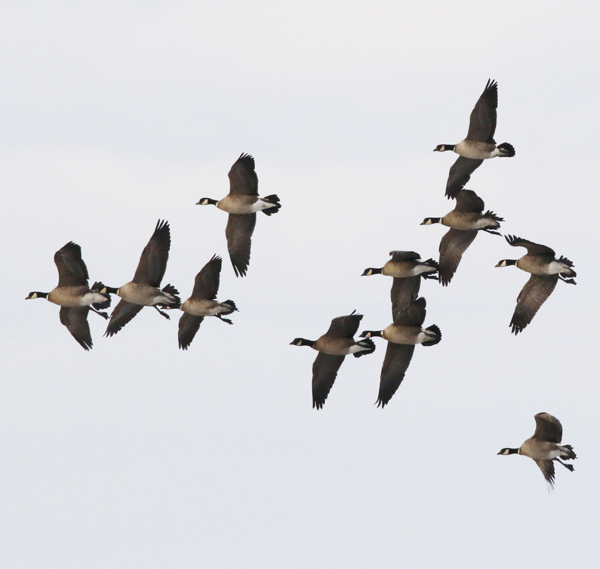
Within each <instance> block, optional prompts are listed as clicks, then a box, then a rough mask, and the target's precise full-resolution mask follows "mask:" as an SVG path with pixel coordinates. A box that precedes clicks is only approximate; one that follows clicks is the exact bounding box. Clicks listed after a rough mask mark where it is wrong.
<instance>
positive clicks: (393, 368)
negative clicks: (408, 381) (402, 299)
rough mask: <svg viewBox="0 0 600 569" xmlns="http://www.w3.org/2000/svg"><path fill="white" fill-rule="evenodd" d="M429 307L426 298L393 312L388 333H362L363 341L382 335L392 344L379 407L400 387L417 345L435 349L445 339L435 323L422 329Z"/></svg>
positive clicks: (382, 370)
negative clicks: (426, 307) (392, 320)
mask: <svg viewBox="0 0 600 569" xmlns="http://www.w3.org/2000/svg"><path fill="white" fill-rule="evenodd" d="M425 306H426V302H425V299H424V298H423V297H421V298H418V299H416V300H415V301H413V302H412V303H411V304H409V305H408V306H407V307H405V308H404V309H402V310H400V311H394V310H392V316H393V318H394V323H393V324H390V325H389V326H388V327H387V328H385V329H384V330H379V331H374V330H365V331H364V332H363V333H362V334H361V338H371V337H373V336H379V337H381V338H383V339H384V340H387V341H388V345H387V350H386V352H385V359H384V360H383V367H382V368H381V378H380V382H379V396H378V397H377V407H381V408H382V409H383V408H384V407H385V406H386V405H387V404H388V403H389V402H390V399H391V398H392V397H393V395H394V393H396V391H397V389H398V387H400V384H401V383H402V380H403V379H404V375H405V373H406V370H407V369H408V366H409V364H410V360H411V359H412V356H413V353H414V351H415V345H416V344H422V345H423V346H435V344H437V343H439V342H440V341H441V339H442V333H441V331H440V329H439V328H438V327H437V326H436V325H435V324H434V325H432V326H429V327H428V328H422V327H421V326H422V325H423V322H424V321H425V314H426V310H425Z"/></svg>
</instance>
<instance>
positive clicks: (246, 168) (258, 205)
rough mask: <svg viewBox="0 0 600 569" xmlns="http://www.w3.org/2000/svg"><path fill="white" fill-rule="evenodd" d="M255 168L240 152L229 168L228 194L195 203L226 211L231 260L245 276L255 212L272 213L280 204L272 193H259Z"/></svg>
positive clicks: (249, 158) (249, 159)
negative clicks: (259, 194) (268, 194)
mask: <svg viewBox="0 0 600 569" xmlns="http://www.w3.org/2000/svg"><path fill="white" fill-rule="evenodd" d="M254 168H255V165H254V158H253V157H252V156H250V154H241V155H240V157H239V158H238V159H237V161H236V162H235V164H234V165H233V166H232V167H231V170H229V186H230V189H229V194H228V195H227V196H225V197H224V198H223V199H222V200H219V201H217V200H213V199H211V198H201V199H200V201H199V202H198V203H197V204H196V205H216V206H217V207H218V208H219V209H222V210H223V211H226V212H227V213H229V220H228V221H227V228H226V229H225V235H226V237H227V249H228V250H229V257H230V258H231V264H232V265H233V270H234V272H235V274H236V276H238V277H244V276H246V272H247V271H248V264H249V263H250V247H251V244H252V233H253V232H254V226H255V224H256V212H258V211H262V212H263V213H264V214H266V215H271V214H273V213H277V212H278V211H279V209H280V208H281V204H280V203H279V198H278V197H277V196H276V195H275V194H272V195H270V196H265V197H264V198H261V197H259V196H258V177H257V176H256V172H255V171H254Z"/></svg>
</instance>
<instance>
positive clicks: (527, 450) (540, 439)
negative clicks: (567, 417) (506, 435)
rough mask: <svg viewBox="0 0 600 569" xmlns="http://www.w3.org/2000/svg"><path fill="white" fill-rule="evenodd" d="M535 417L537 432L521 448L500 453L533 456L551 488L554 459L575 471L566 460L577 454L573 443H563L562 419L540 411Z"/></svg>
mask: <svg viewBox="0 0 600 569" xmlns="http://www.w3.org/2000/svg"><path fill="white" fill-rule="evenodd" d="M534 418H535V433H533V436H532V437H531V438H529V439H527V440H526V441H525V442H524V443H523V444H522V445H521V446H520V447H519V448H503V449H502V450H501V451H500V452H499V453H498V454H522V455H523V456H528V457H529V458H532V459H533V460H534V461H535V463H536V464H537V465H538V466H539V467H540V470H541V471H542V474H543V475H544V478H545V479H546V482H548V484H549V486H550V488H553V487H554V461H555V460H556V461H557V462H559V463H560V464H562V465H563V466H564V467H565V468H567V469H568V470H570V471H571V472H573V470H575V469H574V468H573V465H572V464H565V463H564V462H563V461H562V460H560V459H561V458H562V459H564V460H570V459H576V458H577V455H576V454H575V452H574V451H573V447H572V446H571V445H561V444H560V442H561V441H562V425H561V424H560V421H559V420H558V419H557V418H556V417H553V416H552V415H550V414H549V413H538V414H537V415H535V416H534Z"/></svg>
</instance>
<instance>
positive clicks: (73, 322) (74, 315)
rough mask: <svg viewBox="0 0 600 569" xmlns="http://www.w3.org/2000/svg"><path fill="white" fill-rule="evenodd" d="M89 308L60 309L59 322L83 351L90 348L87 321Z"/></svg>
mask: <svg viewBox="0 0 600 569" xmlns="http://www.w3.org/2000/svg"><path fill="white" fill-rule="evenodd" d="M89 311H90V309H89V306H76V307H67V306H63V307H61V309H60V322H61V324H63V325H64V326H66V327H67V330H69V332H71V336H73V338H75V339H76V340H77V341H78V342H79V345H80V346H81V347H82V348H83V349H84V350H89V349H91V347H92V335H91V334H90V325H89V324H88V321H87V316H88V312H89Z"/></svg>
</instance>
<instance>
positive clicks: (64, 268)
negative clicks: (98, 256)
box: [54, 241, 90, 286]
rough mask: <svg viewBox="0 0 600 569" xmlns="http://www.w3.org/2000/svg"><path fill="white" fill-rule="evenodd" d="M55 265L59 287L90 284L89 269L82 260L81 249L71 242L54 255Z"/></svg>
mask: <svg viewBox="0 0 600 569" xmlns="http://www.w3.org/2000/svg"><path fill="white" fill-rule="evenodd" d="M54 263H55V264H56V268H57V269H58V286H86V285H87V284H88V279H89V278H90V277H89V275H88V271H87V267H86V266H85V263H84V262H83V259H82V258H81V247H80V246H79V245H77V243H73V241H69V243H67V244H66V245H65V246H64V247H62V248H61V249H59V250H58V251H57V252H56V253H55V254H54Z"/></svg>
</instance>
